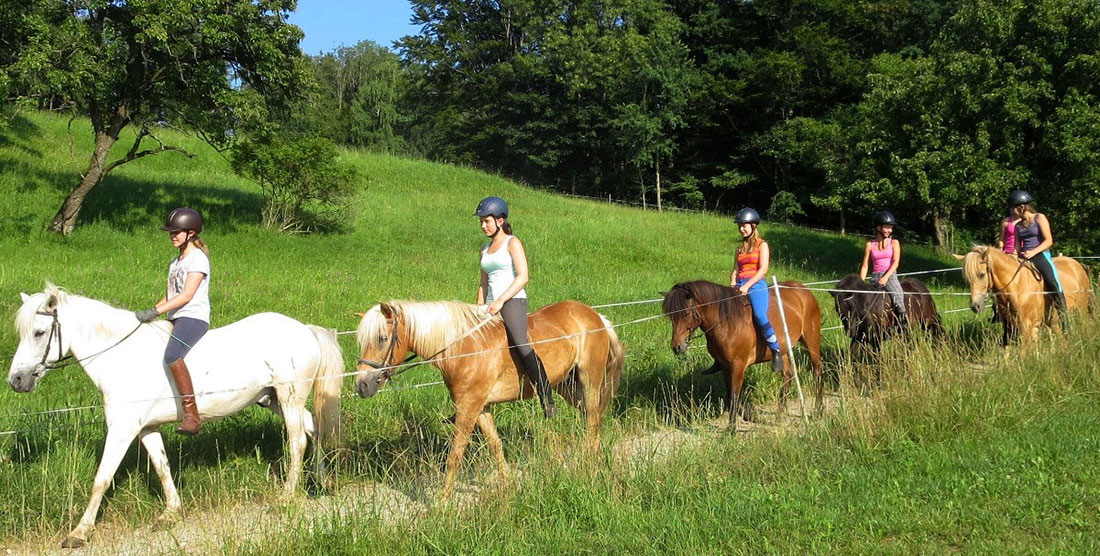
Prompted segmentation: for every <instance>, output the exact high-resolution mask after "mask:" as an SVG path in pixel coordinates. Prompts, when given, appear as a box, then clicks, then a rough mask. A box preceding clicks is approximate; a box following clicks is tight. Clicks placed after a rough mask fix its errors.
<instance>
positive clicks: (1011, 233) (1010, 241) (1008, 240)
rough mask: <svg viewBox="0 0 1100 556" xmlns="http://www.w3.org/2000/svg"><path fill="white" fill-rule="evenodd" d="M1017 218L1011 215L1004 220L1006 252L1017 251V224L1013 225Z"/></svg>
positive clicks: (1013, 252)
mask: <svg viewBox="0 0 1100 556" xmlns="http://www.w3.org/2000/svg"><path fill="white" fill-rule="evenodd" d="M1014 220H1015V218H1012V217H1011V216H1009V217H1007V218H1005V220H1004V224H1003V226H1004V236H1005V253H1010V254H1015V253H1016V226H1013V225H1012V222H1013V221H1014Z"/></svg>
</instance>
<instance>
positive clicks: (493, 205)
mask: <svg viewBox="0 0 1100 556" xmlns="http://www.w3.org/2000/svg"><path fill="white" fill-rule="evenodd" d="M474 216H480V217H482V218H484V217H486V216H502V217H504V218H508V203H505V202H504V199H501V198H500V197H486V198H484V199H482V200H481V202H480V203H478V204H477V210H475V211H474Z"/></svg>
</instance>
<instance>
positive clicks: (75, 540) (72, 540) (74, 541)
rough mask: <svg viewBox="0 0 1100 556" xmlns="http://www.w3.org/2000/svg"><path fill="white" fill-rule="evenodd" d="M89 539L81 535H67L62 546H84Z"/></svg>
mask: <svg viewBox="0 0 1100 556" xmlns="http://www.w3.org/2000/svg"><path fill="white" fill-rule="evenodd" d="M85 544H87V541H85V540H84V539H82V538H80V537H66V538H65V540H63V541H61V548H83V547H84V545H85Z"/></svg>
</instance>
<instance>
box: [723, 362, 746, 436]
mask: <svg viewBox="0 0 1100 556" xmlns="http://www.w3.org/2000/svg"><path fill="white" fill-rule="evenodd" d="M747 367H748V362H747V361H739V360H736V359H735V360H733V361H730V366H729V375H728V376H729V379H728V381H727V384H728V385H729V389H730V392H729V398H730V420H729V431H730V432H731V433H733V432H737V416H738V415H739V414H740V409H741V388H742V387H743V386H744V385H745V369H746V368H747Z"/></svg>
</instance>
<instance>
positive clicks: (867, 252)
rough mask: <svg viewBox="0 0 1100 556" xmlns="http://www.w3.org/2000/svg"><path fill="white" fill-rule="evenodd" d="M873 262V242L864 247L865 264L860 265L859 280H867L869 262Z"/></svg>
mask: <svg viewBox="0 0 1100 556" xmlns="http://www.w3.org/2000/svg"><path fill="white" fill-rule="evenodd" d="M869 260H871V242H869V241H868V242H867V244H866V245H864V246H863V262H862V263H860V265H859V279H860V280H866V279H867V261H869Z"/></svg>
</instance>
